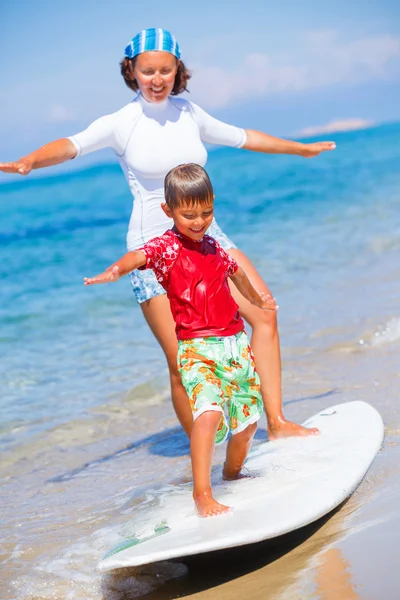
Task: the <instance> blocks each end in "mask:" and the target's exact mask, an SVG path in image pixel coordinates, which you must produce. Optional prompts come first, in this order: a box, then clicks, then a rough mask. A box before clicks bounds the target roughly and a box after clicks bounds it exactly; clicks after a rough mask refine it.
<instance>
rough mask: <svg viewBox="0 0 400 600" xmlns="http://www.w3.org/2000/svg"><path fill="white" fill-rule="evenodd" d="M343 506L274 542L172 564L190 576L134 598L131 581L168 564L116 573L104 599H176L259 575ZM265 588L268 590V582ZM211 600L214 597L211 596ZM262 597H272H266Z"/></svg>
mask: <svg viewBox="0 0 400 600" xmlns="http://www.w3.org/2000/svg"><path fill="white" fill-rule="evenodd" d="M343 504H345V503H343ZM343 504H342V505H340V506H339V507H338V508H337V509H335V510H334V511H332V512H331V513H329V514H328V515H326V516H325V517H322V518H321V519H319V520H318V521H315V522H314V523H312V524H310V525H307V526H306V527H302V528H301V529H297V530H296V531H293V532H290V533H287V534H285V535H282V536H279V537H278V538H275V539H272V540H266V541H263V542H259V543H256V544H250V545H247V546H239V547H236V548H230V549H226V550H218V551H215V552H209V553H207V554H200V555H197V556H187V557H184V558H180V559H176V560H175V561H170V562H180V563H184V564H185V565H186V566H187V567H188V571H187V573H186V575H184V576H183V577H181V578H179V579H174V580H170V581H168V582H167V583H165V584H162V585H160V586H159V587H158V588H157V590H155V591H152V592H150V593H145V594H143V595H140V594H138V593H137V592H136V593H135V594H134V595H133V594H132V592H131V591H130V590H129V589H127V586H126V585H124V583H125V582H126V580H128V579H130V578H135V579H137V580H138V581H140V580H141V579H143V580H146V578H147V579H149V578H151V577H152V578H154V579H156V577H157V576H158V575H157V568H158V567H159V571H160V572H162V571H163V569H164V568H165V567H164V565H165V563H164V564H163V563H154V564H152V565H147V566H146V565H144V566H142V567H132V568H123V569H119V570H116V571H113V572H112V573H110V574H108V575H106V576H104V578H103V584H102V592H103V596H102V600H109V599H110V598H114V596H113V594H115V592H116V590H118V591H119V594H118V600H133V599H134V598H135V599H136V598H140V600H174V599H176V598H184V597H186V596H189V595H192V594H196V593H199V592H204V591H206V590H212V589H214V588H217V587H219V586H222V585H224V584H226V583H228V582H231V581H234V580H235V579H238V578H240V577H243V576H245V575H248V574H251V573H255V572H256V571H258V570H260V569H262V568H264V567H266V566H268V565H270V564H271V563H273V562H275V561H277V560H278V559H280V558H281V557H283V556H284V555H285V554H287V553H289V552H291V551H292V550H293V549H295V548H296V547H297V546H299V545H300V544H302V543H303V542H305V541H306V540H307V539H308V538H310V537H311V536H312V535H314V534H315V533H316V532H317V531H318V530H319V529H320V528H321V527H322V526H323V525H324V524H325V523H326V521H328V520H329V519H330V518H331V517H332V515H333V514H335V513H336V512H337V511H338V510H339V509H340V508H341V507H342V506H343ZM265 585H266V588H268V583H267V582H266V584H265ZM285 585H286V581H282V590H283V589H284V587H285ZM263 587H264V586H263ZM128 588H129V586H128ZM123 590H124V591H123ZM260 592H261V590H260ZM274 592H275V593H276V592H277V590H276V589H275V590H274ZM275 593H274V597H275ZM215 596H216V597H217V596H221V598H224V599H225V598H228V597H229V596H227V595H223V594H222V595H221V594H220V592H217V590H215ZM208 597H212V596H210V595H208ZM236 597H237V598H239V595H237V596H236V595H235V598H236ZM259 597H261V595H260V596H259ZM262 597H265V598H266V599H267V598H268V596H264V595H262ZM249 600H251V599H249Z"/></svg>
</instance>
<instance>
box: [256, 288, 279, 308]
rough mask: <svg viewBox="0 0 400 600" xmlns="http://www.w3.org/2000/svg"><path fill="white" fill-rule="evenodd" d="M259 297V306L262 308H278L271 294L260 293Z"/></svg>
mask: <svg viewBox="0 0 400 600" xmlns="http://www.w3.org/2000/svg"><path fill="white" fill-rule="evenodd" d="M260 298H261V300H262V304H261V306H260V308H261V309H262V310H275V311H276V310H278V308H279V306H278V305H277V303H276V301H275V298H273V297H272V296H271V294H264V293H263V292H261V293H260Z"/></svg>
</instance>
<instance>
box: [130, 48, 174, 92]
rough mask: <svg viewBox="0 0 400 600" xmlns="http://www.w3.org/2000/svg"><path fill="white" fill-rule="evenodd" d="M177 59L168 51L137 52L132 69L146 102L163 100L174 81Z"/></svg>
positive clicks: (170, 90)
mask: <svg viewBox="0 0 400 600" xmlns="http://www.w3.org/2000/svg"><path fill="white" fill-rule="evenodd" d="M178 65H179V61H178V60H177V59H176V58H175V56H173V55H172V54H170V53H169V52H163V51H149V52H142V53H141V54H139V55H138V56H137V58H136V61H135V67H134V70H133V73H134V76H135V79H136V81H137V84H138V86H139V89H140V93H141V94H142V96H143V97H144V99H145V100H147V101H148V102H163V101H164V100H166V99H167V98H168V96H169V95H170V93H171V92H172V89H173V87H174V83H175V77H176V73H177V71H178Z"/></svg>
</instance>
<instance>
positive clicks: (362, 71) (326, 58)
mask: <svg viewBox="0 0 400 600" xmlns="http://www.w3.org/2000/svg"><path fill="white" fill-rule="evenodd" d="M399 70H400V38H396V37H395V36H393V35H390V34H385V35H376V36H368V37H364V38H360V39H358V40H350V41H343V40H342V39H340V37H339V35H338V34H337V33H336V32H334V31H314V32H308V33H306V34H304V35H303V36H302V38H301V44H300V46H299V48H298V52H296V54H293V55H292V56H287V55H286V56H285V57H283V56H281V55H276V56H272V55H271V56H269V55H267V54H263V53H258V54H248V55H247V56H245V57H244V58H243V60H242V61H241V62H240V63H239V64H237V65H236V66H235V68H233V69H231V70H226V69H223V68H221V67H216V66H202V65H197V67H196V66H194V68H193V71H194V75H195V76H194V78H193V80H192V81H191V82H190V84H191V85H190V89H191V91H192V93H193V98H194V100H195V101H198V102H199V103H201V104H202V105H204V106H208V107H210V108H219V107H223V106H226V105H228V104H231V103H232V102H234V101H237V100H240V99H241V98H243V97H245V96H247V97H249V96H253V97H254V96H268V95H272V94H276V93H279V92H286V93H289V92H297V91H302V90H310V89H315V88H318V87H324V86H329V85H335V84H340V83H360V82H363V81H369V80H374V79H390V78H391V77H392V76H393V74H394V73H396V72H398V71H399Z"/></svg>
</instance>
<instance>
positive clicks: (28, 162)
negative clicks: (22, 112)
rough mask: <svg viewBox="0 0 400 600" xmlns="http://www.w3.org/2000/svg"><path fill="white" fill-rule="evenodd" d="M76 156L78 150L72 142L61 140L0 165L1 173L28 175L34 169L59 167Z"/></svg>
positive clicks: (65, 139)
mask: <svg viewBox="0 0 400 600" xmlns="http://www.w3.org/2000/svg"><path fill="white" fill-rule="evenodd" d="M76 154H77V150H76V148H75V146H74V144H73V143H72V142H71V140H68V139H67V138H61V139H60V140H55V141H54V142H49V143H48V144H46V145H45V146H42V147H41V148H38V149H37V150H34V151H33V152H31V153H30V154H28V155H27V156H23V157H22V158H20V159H19V160H17V161H15V162H6V163H0V171H3V173H19V174H20V175H28V173H30V172H31V171H32V169H41V168H43V167H51V166H53V165H59V164H60V163H63V162H65V161H67V160H70V159H71V158H75V156H76Z"/></svg>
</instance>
